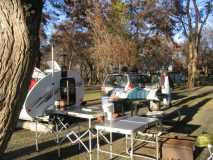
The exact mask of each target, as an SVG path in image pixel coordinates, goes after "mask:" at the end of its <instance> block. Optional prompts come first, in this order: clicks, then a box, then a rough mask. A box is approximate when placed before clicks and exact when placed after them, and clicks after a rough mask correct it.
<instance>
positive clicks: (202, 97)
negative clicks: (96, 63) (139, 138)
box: [4, 86, 213, 160]
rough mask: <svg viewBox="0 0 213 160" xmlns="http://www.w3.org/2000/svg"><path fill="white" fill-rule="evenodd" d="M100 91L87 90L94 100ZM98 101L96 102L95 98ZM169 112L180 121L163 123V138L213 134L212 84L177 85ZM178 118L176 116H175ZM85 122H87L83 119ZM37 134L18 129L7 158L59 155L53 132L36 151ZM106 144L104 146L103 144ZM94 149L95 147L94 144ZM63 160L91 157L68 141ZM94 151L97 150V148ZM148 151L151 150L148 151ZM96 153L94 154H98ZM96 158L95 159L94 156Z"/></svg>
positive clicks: (199, 155)
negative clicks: (180, 86) (192, 87)
mask: <svg viewBox="0 0 213 160" xmlns="http://www.w3.org/2000/svg"><path fill="white" fill-rule="evenodd" d="M99 98H100V92H99V91H97V90H96V91H88V92H87V97H86V99H87V100H90V101H89V103H93V101H91V100H92V99H99ZM96 102H97V101H96ZM162 110H164V111H165V112H167V113H171V117H168V118H169V119H171V118H174V117H175V115H176V114H175V113H177V112H176V111H177V110H179V111H180V113H181V117H180V122H174V123H168V124H167V125H164V129H165V132H167V133H166V134H164V135H163V137H175V136H177V137H179V138H187V139H195V137H196V136H197V135H199V134H200V133H202V132H203V131H207V132H209V133H213V123H212V122H213V114H212V113H213V86H205V87H197V88H194V89H192V90H188V89H184V88H178V89H176V90H175V91H174V100H173V106H172V107H171V108H162ZM146 111H147V110H146V108H141V109H140V111H139V114H143V113H145V112H146ZM174 119H175V118H174ZM80 123H82V124H83V123H85V122H80ZM34 137H35V133H34V132H31V131H28V130H24V129H19V130H16V131H15V133H14V134H13V136H12V139H11V140H10V142H9V145H8V148H7V151H6V154H5V156H4V158H5V159H6V160H10V159H20V160H25V159H34V160H37V159H38V160H45V159H46V160H47V159H48V160H54V159H58V158H57V146H56V145H55V143H54V141H53V139H54V137H53V135H52V134H45V135H41V137H40V139H39V143H40V152H36V151H35V146H34ZM114 142H115V143H114V148H115V149H116V150H118V151H120V150H121V146H123V145H124V139H123V138H121V137H119V136H116V139H115V140H114ZM103 146H104V147H105V145H103ZM94 148H95V147H94ZM61 150H62V156H63V159H74V160H80V159H81V160H83V159H89V158H88V154H86V153H85V151H84V150H81V151H79V149H78V145H71V144H69V143H65V144H63V145H62V146H61ZM94 151H95V149H94ZM147 153H149V152H147ZM95 155H96V153H95V152H94V153H93V156H94V157H95ZM101 156H102V157H101V160H102V159H108V158H107V156H106V155H101ZM207 156H208V152H207V150H206V149H202V148H196V150H195V159H196V160H203V159H206V157H207ZM94 159H96V158H94Z"/></svg>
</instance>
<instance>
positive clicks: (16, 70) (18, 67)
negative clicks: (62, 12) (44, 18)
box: [0, 0, 42, 156]
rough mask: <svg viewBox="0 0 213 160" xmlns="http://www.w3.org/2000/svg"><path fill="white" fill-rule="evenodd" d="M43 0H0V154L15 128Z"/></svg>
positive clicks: (35, 45)
mask: <svg viewBox="0 0 213 160" xmlns="http://www.w3.org/2000/svg"><path fill="white" fill-rule="evenodd" d="M41 13H42V0H36V1H35V0H28V1H23V0H1V1H0V122H1V123H0V156H2V155H3V153H4V151H5V149H6V147H7V144H8V141H9V140H10V137H11V135H12V133H13V131H14V129H15V126H16V122H17V119H18V117H19V114H20V111H21V108H22V105H23V102H24V99H25V96H26V94H27V89H28V84H29V81H30V79H31V74H32V71H33V68H34V63H35V60H36V58H37V54H38V53H39V46H40V43H39V41H40V40H39V28H40V20H41Z"/></svg>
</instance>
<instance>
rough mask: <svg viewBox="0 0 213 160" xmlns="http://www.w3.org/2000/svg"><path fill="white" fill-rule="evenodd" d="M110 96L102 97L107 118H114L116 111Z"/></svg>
mask: <svg viewBox="0 0 213 160" xmlns="http://www.w3.org/2000/svg"><path fill="white" fill-rule="evenodd" d="M109 99H110V97H107V96H103V97H101V103H102V109H103V111H104V113H106V116H107V120H112V113H113V112H114V104H113V103H112V102H109Z"/></svg>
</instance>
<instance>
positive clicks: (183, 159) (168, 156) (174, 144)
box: [162, 139, 194, 160]
mask: <svg viewBox="0 0 213 160" xmlns="http://www.w3.org/2000/svg"><path fill="white" fill-rule="evenodd" d="M193 148H194V142H193V141H190V140H181V139H168V140H167V141H166V142H164V144H163V146H162V160H193Z"/></svg>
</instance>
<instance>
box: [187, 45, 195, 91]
mask: <svg viewBox="0 0 213 160" xmlns="http://www.w3.org/2000/svg"><path fill="white" fill-rule="evenodd" d="M197 49H198V44H197V43H196V42H193V41H189V43H188V82H187V86H188V88H193V87H195V82H196V78H197V77H196V76H197V62H198V51H197Z"/></svg>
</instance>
